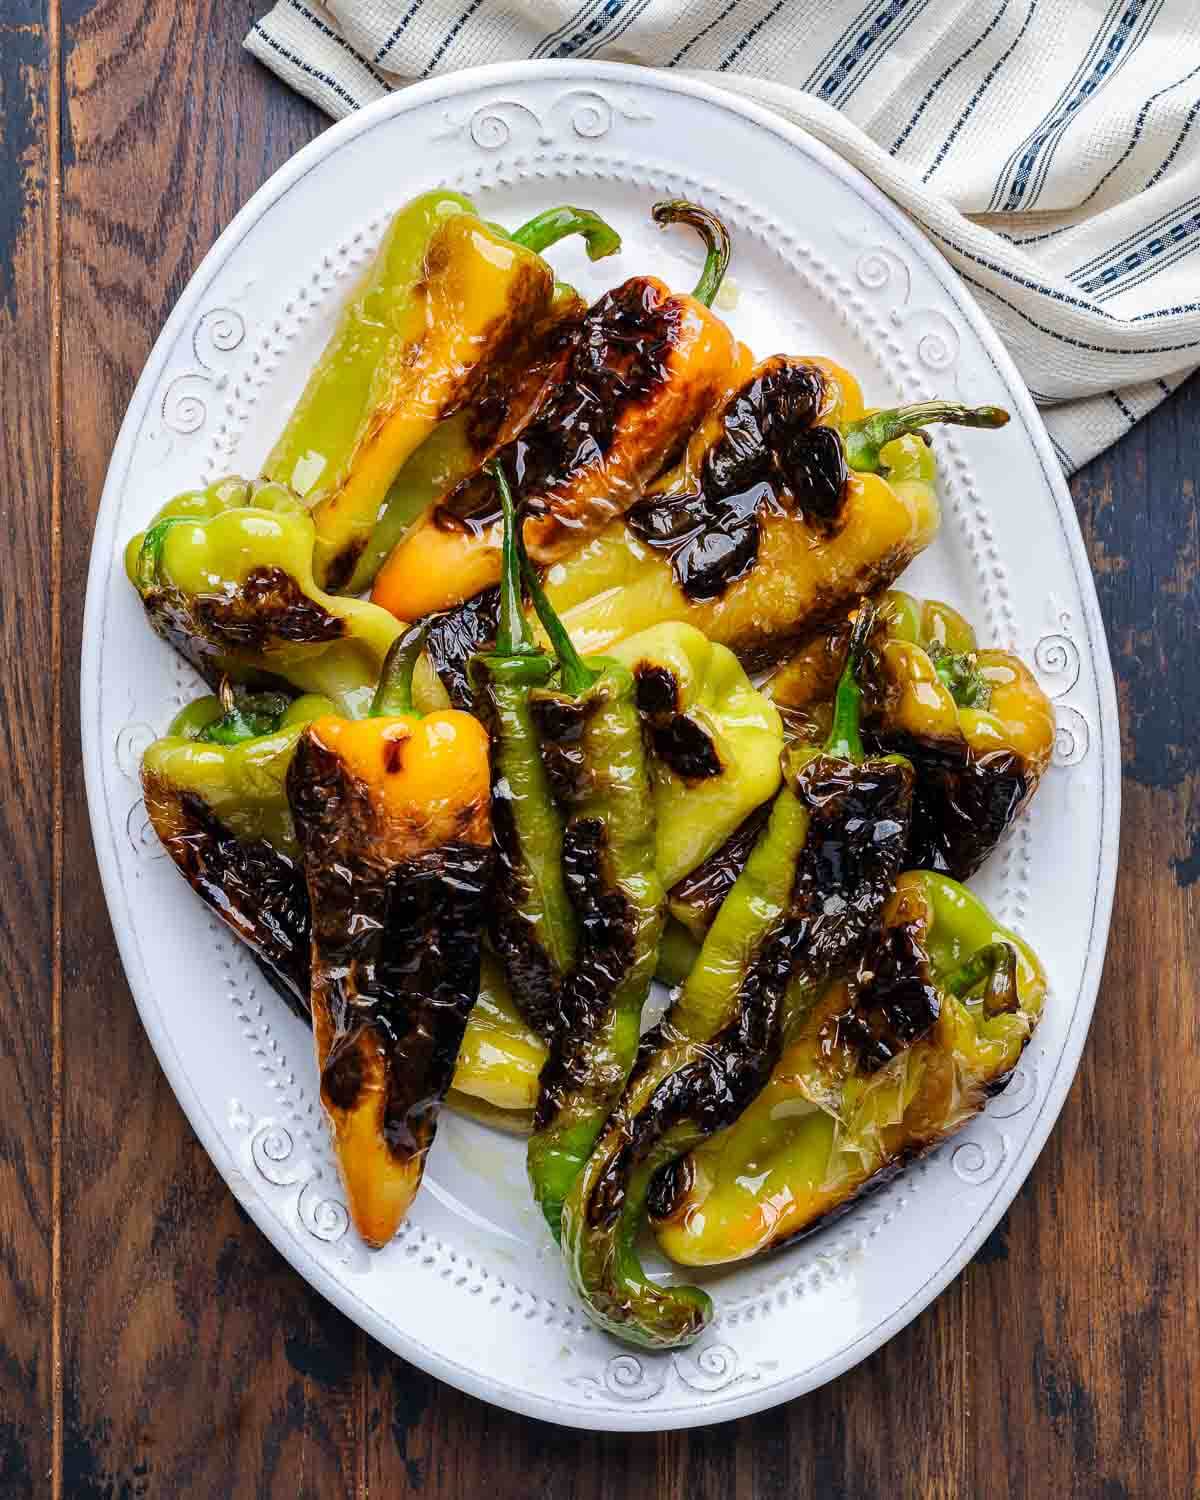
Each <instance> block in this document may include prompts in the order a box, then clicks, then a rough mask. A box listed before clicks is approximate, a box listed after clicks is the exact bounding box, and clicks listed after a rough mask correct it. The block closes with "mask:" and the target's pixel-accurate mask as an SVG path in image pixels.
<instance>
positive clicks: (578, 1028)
mask: <svg viewBox="0 0 1200 1500" xmlns="http://www.w3.org/2000/svg"><path fill="white" fill-rule="evenodd" d="M494 477H495V481H496V485H497V488H498V489H499V492H500V498H501V504H502V507H503V514H504V549H503V566H502V573H501V596H500V602H501V613H500V631H499V639H500V642H501V644H502V645H503V644H506V643H507V644H509V645H510V649H511V642H512V631H513V627H514V624H517V623H518V622H519V626H520V628H521V631H522V635H524V629H525V626H524V620H523V616H522V613H521V602H522V601H521V592H520V584H519V575H518V574H517V571H516V565H517V563H518V561H519V562H520V564H521V567H522V568H523V571H524V573H525V580H526V583H527V585H528V587H529V591H530V594H531V597H532V599H533V604H534V607H535V609H536V611H537V613H538V616H539V618H540V619H541V622H542V625H543V627H544V628H545V630H546V632H547V633H548V635H549V636H550V638H551V641H552V642H553V646H554V654H555V657H556V659H557V674H556V680H555V681H554V683H553V684H547V685H546V686H543V687H537V688H534V689H533V690H532V691H531V692H530V694H529V708H530V711H531V714H532V717H533V722H534V724H535V726H536V729H537V733H538V739H539V741H540V748H541V755H542V761H543V764H544V766H545V769H546V774H547V777H548V779H549V783H550V786H551V788H552V790H553V794H554V800H555V802H556V803H557V805H558V807H559V808H561V810H562V813H563V820H564V821H563V826H562V844H561V872H562V879H563V883H564V886H565V888H566V893H567V896H568V898H569V900H570V903H571V906H572V908H573V910H574V914H575V918H576V923H577V926H576V941H575V951H574V955H573V959H572V962H571V966H570V969H569V971H568V972H565V973H564V975H563V979H562V984H561V987H560V990H559V995H558V1017H557V1020H556V1024H555V1026H554V1027H553V1029H552V1031H551V1034H550V1037H549V1056H548V1057H547V1059H546V1065H545V1067H544V1068H543V1069H542V1074H541V1078H540V1080H539V1089H538V1103H537V1110H536V1113H535V1116H534V1132H533V1135H532V1137H531V1138H530V1142H529V1150H528V1154H527V1165H528V1170H529V1181H530V1186H531V1187H532V1189H533V1195H534V1198H535V1200H536V1202H537V1204H538V1206H539V1207H540V1208H541V1210H542V1213H543V1214H544V1215H545V1218H546V1222H547V1224H548V1225H549V1227H550V1231H551V1233H552V1234H553V1235H554V1237H555V1239H557V1238H558V1234H559V1227H560V1222H561V1218H562V1203H563V1199H564V1198H565V1196H566V1194H567V1192H568V1190H569V1189H570V1187H571V1184H572V1183H573V1182H574V1180H575V1178H576V1176H577V1175H578V1173H579V1169H580V1168H581V1167H582V1166H583V1163H584V1162H585V1161H586V1160H587V1156H588V1153H589V1152H590V1151H591V1148H592V1146H593V1144H594V1143H595V1140H596V1137H597V1135H599V1133H600V1130H601V1127H602V1126H603V1124H604V1121H605V1119H606V1118H607V1116H608V1113H609V1110H610V1109H611V1108H612V1106H613V1104H614V1103H615V1102H616V1100H617V1098H618V1096H619V1095H620V1092H621V1089H622V1088H623V1087H624V1085H625V1080H626V1078H628V1076H629V1070H630V1068H631V1067H632V1066H633V1061H634V1057H635V1056H636V1054H637V1048H638V1036H639V1032H640V1027H641V1017H642V1007H643V1005H644V1004H645V1001H646V997H647V995H648V994H649V991H650V983H651V980H652V979H653V978H654V971H655V967H656V965H657V962H658V945H659V939H660V937H661V935H662V927H663V920H664V917H665V915H666V912H665V899H664V892H663V887H662V883H661V881H660V880H659V878H658V871H657V869H656V867H655V840H654V801H653V794H652V791H651V784H650V776H649V772H648V769H647V765H646V754H645V746H644V743H643V740H642V726H641V721H640V719H639V717H638V711H637V705H636V703H635V699H634V692H635V689H634V680H633V676H632V674H631V673H630V672H629V671H628V669H627V668H625V667H623V666H622V665H621V664H620V662H616V661H611V660H608V659H600V660H590V661H584V660H583V659H581V658H580V656H579V655H578V653H577V652H576V651H575V649H574V647H573V646H572V645H571V641H570V638H569V637H568V636H567V634H566V632H565V631H564V630H563V628H562V625H561V623H560V622H559V620H558V619H557V618H556V617H555V615H554V612H553V611H552V610H551V609H550V606H549V605H548V604H547V603H546V597H545V594H544V593H543V592H542V589H541V586H540V584H539V583H538V579H537V575H536V573H535V572H534V570H533V568H532V566H531V565H530V563H529V559H528V558H527V557H526V556H525V555H524V549H523V547H522V544H521V539H520V529H519V523H518V520H517V512H516V507H515V505H514V502H513V498H512V494H511V491H510V490H509V486H508V479H507V476H506V475H505V473H504V470H503V468H502V467H501V466H500V465H499V464H498V463H497V465H496V467H495V470H494ZM521 645H522V649H532V650H536V649H537V648H536V647H532V646H531V643H528V642H527V641H526V640H524V639H523V640H522V642H521Z"/></svg>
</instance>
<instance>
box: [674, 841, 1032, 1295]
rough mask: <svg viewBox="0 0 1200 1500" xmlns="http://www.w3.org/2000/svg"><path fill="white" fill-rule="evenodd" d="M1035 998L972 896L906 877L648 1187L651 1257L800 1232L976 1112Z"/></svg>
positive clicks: (1020, 958) (699, 1261)
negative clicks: (873, 925) (751, 1091)
mask: <svg viewBox="0 0 1200 1500" xmlns="http://www.w3.org/2000/svg"><path fill="white" fill-rule="evenodd" d="M1045 994H1046V976H1045V973H1044V971H1043V969H1042V966H1041V964H1040V963H1039V962H1038V959H1037V957H1036V956H1035V954H1034V953H1033V951H1032V950H1031V949H1030V948H1029V946H1028V945H1027V944H1026V943H1024V942H1022V940H1021V939H1020V938H1019V937H1017V936H1016V935H1015V934H1014V933H1012V932H1010V931H1008V930H1007V929H1006V928H1004V927H1002V926H1000V924H999V923H998V922H996V920H995V918H994V917H992V916H991V914H990V913H989V912H988V911H987V909H986V907H985V906H984V905H983V903H982V902H981V901H979V900H978V898H977V897H975V896H973V895H972V894H971V892H970V891H968V890H966V889H965V887H963V886H961V885H959V884H958V883H957V882H956V881H954V880H951V879H950V878H949V877H947V876H944V875H937V874H934V873H932V872H930V871H927V870H915V871H909V872H907V873H906V874H904V875H902V876H901V877H900V878H899V880H898V881H897V882H896V889H895V892H894V893H893V895H892V897H891V899H890V900H889V902H888V904H887V907H886V908H885V910H884V914H883V930H882V935H881V937H880V939H879V942H878V947H877V949H876V950H875V951H874V952H870V953H868V955H867V956H866V958H865V959H864V960H863V964H862V967H861V968H860V969H859V971H858V972H857V974H855V975H853V976H851V977H849V978H843V979H839V980H836V981H835V982H833V983H832V984H831V985H830V986H829V987H828V988H827V989H826V991H825V992H824V994H822V995H821V997H820V999H819V1000H818V1001H817V1003H816V1004H815V1005H812V1006H811V1007H809V1008H808V1009H806V1010H803V1011H802V1012H801V1014H800V1015H799V1016H798V1018H797V1021H796V1023H795V1025H794V1026H793V1029H792V1033H791V1035H790V1036H789V1038H788V1043H787V1046H786V1049H785V1051H784V1053H783V1055H782V1056H781V1057H780V1060H779V1062H778V1064H777V1065H776V1067H775V1069H774V1071H773V1072H772V1074H771V1078H770V1081H769V1082H768V1084H767V1086H766V1087H765V1088H764V1089H763V1091H762V1092H761V1093H760V1094H759V1095H758V1097H757V1098H756V1099H755V1100H754V1101H753V1103H751V1104H750V1105H749V1107H748V1108H747V1109H746V1110H745V1112H744V1113H743V1114H742V1115H741V1116H740V1118H738V1119H737V1120H736V1121H735V1122H734V1123H733V1124H732V1125H730V1126H729V1127H728V1128H727V1129H726V1130H724V1131H722V1132H721V1133H720V1134H718V1135H715V1136H713V1137H712V1138H711V1139H710V1140H708V1141H706V1142H704V1144H703V1145H700V1146H699V1147H697V1149H696V1150H694V1151H693V1152H692V1154H691V1155H690V1156H688V1157H687V1158H686V1159H683V1160H680V1161H677V1162H676V1163H675V1165H674V1166H672V1167H671V1168H670V1169H669V1171H668V1172H666V1173H664V1175H663V1176H662V1177H661V1178H659V1179H658V1180H657V1181H656V1182H655V1184H654V1187H653V1191H652V1194H651V1200H652V1209H653V1213H652V1219H653V1223H654V1228H655V1232H656V1234H657V1236H658V1242H659V1245H660V1246H661V1247H662V1249H663V1250H664V1251H665V1252H666V1253H667V1254H668V1255H669V1256H671V1257H672V1259H674V1260H677V1261H680V1262H682V1263H683V1264H685V1265H692V1266H706V1265H716V1264H723V1263H725V1262H727V1261H736V1260H743V1259H745V1258H746V1257H748V1256H752V1255H757V1254H760V1253H761V1252H763V1251H765V1250H769V1249H772V1248H775V1247H777V1246H779V1245H783V1244H786V1243H788V1242H789V1241H790V1240H794V1239H796V1238H797V1237H798V1236H801V1235H805V1234H809V1233H811V1232H812V1231H813V1230H814V1229H816V1228H818V1227H819V1226H820V1225H821V1224H823V1223H825V1222H827V1221H828V1219H829V1218H830V1216H831V1215H834V1214H837V1213H840V1212H842V1211H843V1210H845V1209H846V1208H847V1207H848V1206H849V1205H850V1204H851V1203H852V1202H853V1201H854V1200H855V1199H856V1198H857V1197H858V1196H859V1195H860V1194H861V1193H863V1192H866V1191H868V1190H869V1189H870V1188H871V1187H873V1186H876V1185H878V1184H879V1183H881V1182H883V1181H885V1180H889V1179H890V1177H891V1176H892V1174H893V1172H894V1171H895V1169H896V1168H897V1167H899V1166H901V1165H902V1164H903V1163H905V1162H907V1161H910V1160H912V1159H913V1157H915V1156H918V1155H920V1154H921V1153H922V1152H925V1151H927V1150H929V1149H930V1148H931V1147H933V1146H934V1145H936V1144H937V1143H938V1142H939V1141H942V1140H944V1139H945V1138H946V1137H947V1136H949V1135H952V1134H953V1133H954V1132H955V1131H956V1130H958V1129H960V1128H961V1127H962V1126H963V1125H965V1124H966V1123H967V1122H968V1121H969V1120H970V1119H972V1118H973V1117H974V1116H975V1115H977V1114H978V1113H979V1112H980V1111H981V1110H982V1109H983V1107H984V1104H985V1103H986V1102H987V1100H988V1099H989V1098H990V1097H991V1096H992V1095H993V1094H995V1093H996V1092H997V1091H998V1090H999V1089H1002V1088H1003V1087H1004V1085H1005V1083H1006V1081H1007V1080H1008V1078H1009V1076H1010V1075H1011V1073H1012V1070H1013V1068H1014V1067H1015V1066H1016V1063H1017V1060H1018V1059H1019V1057H1020V1055H1021V1052H1022V1049H1023V1048H1024V1046H1025V1044H1026V1043H1027V1042H1028V1040H1029V1038H1030V1036H1031V1035H1032V1033H1033V1030H1034V1027H1035V1026H1036V1025H1037V1022H1038V1019H1039V1017H1040V1015H1041V1012H1042V1006H1043V1003H1044V1000H1045Z"/></svg>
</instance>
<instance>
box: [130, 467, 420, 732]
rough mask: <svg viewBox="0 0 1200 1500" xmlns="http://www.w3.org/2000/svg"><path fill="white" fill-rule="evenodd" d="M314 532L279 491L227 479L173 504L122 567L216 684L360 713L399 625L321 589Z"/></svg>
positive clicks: (134, 544) (158, 625)
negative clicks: (270, 689)
mask: <svg viewBox="0 0 1200 1500" xmlns="http://www.w3.org/2000/svg"><path fill="white" fill-rule="evenodd" d="M313 535H314V533H313V523H312V518H311V517H310V516H309V515H308V513H307V512H306V510H305V509H304V506H303V505H302V504H301V503H300V501H299V500H297V499H296V497H295V496H294V495H293V494H291V493H290V492H289V491H288V490H287V489H285V488H284V486H282V485H279V484H273V483H270V482H264V481H259V480H254V481H251V482H247V481H246V480H244V479H237V478H234V477H229V478H225V479H219V480H216V481H215V482H214V483H213V484H210V485H209V486H208V487H207V488H206V489H203V490H189V491H187V492H185V493H184V494H182V495H177V496H175V498H174V499H173V500H169V501H168V502H167V504H166V505H164V506H163V507H162V509H161V510H160V511H159V512H158V514H157V515H156V516H155V518H154V520H153V521H152V522H151V523H150V525H149V526H148V527H147V529H146V530H145V531H144V532H139V533H138V534H137V535H136V536H135V537H133V538H132V540H131V541H130V543H129V545H128V547H127V548H126V549H125V569H126V572H127V573H128V574H129V578H130V581H131V582H132V583H133V585H134V587H135V588H136V589H137V591H138V593H139V595H140V596H141V599H142V604H143V606H144V607H145V610H146V613H147V615H148V616H149V619H150V622H151V624H152V625H153V626H154V628H155V629H156V630H157V631H158V633H159V634H160V635H162V636H163V637H164V638H165V639H166V640H168V641H169V642H170V643H171V644H172V645H173V646H175V647H176V648H177V649H178V650H179V651H180V652H181V653H182V655H183V656H185V657H186V658H187V660H188V661H190V662H191V663H192V664H193V665H194V666H195V667H196V668H197V669H198V671H199V672H200V673H201V675H202V676H203V677H204V679H205V680H206V681H207V682H208V683H209V685H210V686H211V687H214V688H215V687H216V686H217V685H218V684H219V683H220V682H221V680H222V679H223V678H225V677H228V678H230V679H232V680H233V681H235V682H240V683H247V684H252V685H264V684H271V683H277V682H281V681H282V682H285V683H288V684H290V685H291V686H292V687H294V688H297V689H299V690H300V691H301V692H309V693H321V694H324V695H325V696H326V697H329V698H332V699H333V700H334V702H335V704H336V705H337V707H338V708H339V710H340V711H342V712H344V713H348V714H356V713H362V712H365V710H366V707H367V705H368V704H369V703H370V700H371V694H372V692H373V690H374V684H375V681H376V679H377V678H378V676H379V672H380V668H381V666H382V664H383V660H384V658H385V656H386V655H387V652H388V649H389V647H390V646H391V644H392V642H393V641H394V640H395V639H396V637H397V636H398V635H399V634H400V628H401V627H400V622H399V621H398V620H396V619H395V617H394V616H392V615H390V614H388V612H387V611H386V610H382V609H379V608H378V607H377V606H376V605H373V604H370V603H368V602H366V601H365V600H360V599H342V598H338V597H337V596H335V595H333V594H327V593H325V592H323V591H322V590H321V589H320V588H318V587H317V584H316V582H315V580H314V578H313V572H312V557H313Z"/></svg>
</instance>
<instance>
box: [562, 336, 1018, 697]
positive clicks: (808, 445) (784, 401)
mask: <svg viewBox="0 0 1200 1500" xmlns="http://www.w3.org/2000/svg"><path fill="white" fill-rule="evenodd" d="M834 369H835V367H832V366H828V365H826V366H821V365H819V364H817V363H816V362H814V361H812V360H806V359H799V358H790V357H787V356H784V355H775V356H773V357H772V358H770V359H767V360H764V361H763V362H762V363H761V364H759V365H758V366H756V368H755V369H754V370H753V371H752V373H751V375H750V377H749V378H748V379H747V381H746V382H745V384H744V385H743V386H742V387H741V388H740V389H739V390H738V391H736V392H735V393H734V394H733V395H732V396H731V398H730V399H729V400H728V401H727V403H726V405H725V407H724V408H723V410H722V412H721V413H720V417H719V420H718V421H716V422H715V423H713V424H711V426H710V427H709V428H708V429H706V432H707V434H708V435H709V436H710V437H711V441H708V442H707V444H706V446H703V448H702V451H696V450H695V449H692V450H690V451H689V454H688V456H687V457H686V458H685V460H684V463H683V464H682V465H681V466H680V468H679V469H678V470H677V471H675V472H674V473H673V474H672V475H670V476H669V477H668V478H667V479H665V480H664V481H663V483H662V484H661V485H660V486H658V487H657V488H656V489H655V491H654V492H653V493H651V494H649V495H647V496H646V498H645V499H644V500H642V501H641V502H640V503H639V504H638V505H636V506H634V507H633V508H632V509H631V510H630V511H629V512H628V514H627V515H626V516H625V517H624V518H623V519H622V520H621V521H619V522H613V523H612V524H610V525H609V526H608V527H607V528H606V529H605V530H604V531H603V532H602V533H601V534H600V535H599V536H597V537H595V538H593V539H592V540H591V541H590V542H588V543H587V544H586V545H585V546H584V547H582V548H580V549H579V550H578V551H577V552H576V553H575V554H574V555H573V556H572V557H570V558H568V559H567V560H566V561H565V562H564V563H563V564H562V565H561V567H559V568H556V569H554V570H552V572H551V574H550V576H549V578H548V581H547V592H548V593H549V595H550V600H551V603H552V604H553V605H554V606H555V608H556V609H557V610H558V611H559V613H560V614H562V616H563V619H564V622H565V623H566V625H567V628H568V629H569V630H570V632H571V635H572V638H573V639H574V640H575V641H576V642H577V643H578V645H579V647H580V649H581V650H584V651H600V650H608V649H609V648H610V647H611V646H612V644H613V643H614V642H615V641H618V640H621V639H623V638H624V637H626V636H628V635H631V634H633V633H635V632H637V631H640V630H645V629H647V628H648V627H649V626H651V625H654V624H657V623H659V622H660V621H662V620H672V619H673V620H685V621H687V622H688V623H689V624H692V625H695V626H697V627H698V628H699V629H700V630H701V631H703V633H704V634H705V635H706V636H708V637H709V639H710V640H714V641H718V642H720V643H721V644H723V645H726V646H728V647H730V649H732V650H733V651H735V652H736V653H737V654H738V656H739V657H740V658H741V659H742V661H743V663H744V664H745V665H747V666H748V667H749V668H751V669H754V668H758V667H761V666H765V665H767V664H768V663H770V662H772V661H777V660H779V658H780V657H781V656H782V655H784V654H786V651H787V648H788V647H789V646H790V645H792V644H793V643H794V642H795V641H797V640H799V639H803V638H804V637H805V636H806V635H808V634H809V633H811V631H812V630H813V629H814V627H816V626H817V625H819V624H821V623H823V622H824V621H825V620H827V619H829V618H831V617H836V616H838V615H839V614H841V613H842V612H843V611H844V610H845V609H846V608H847V606H848V605H850V604H852V602H853V601H854V600H855V599H856V598H858V597H859V595H861V594H863V593H870V592H872V591H874V590H875V589H879V588H883V587H886V585H887V584H889V583H890V582H891V581H892V580H893V579H894V578H895V577H896V576H897V574H898V573H900V571H901V570H902V569H903V568H904V567H906V566H907V564H908V563H909V562H911V561H912V559H913V558H914V557H915V556H916V555H917V553H918V552H920V551H921V550H922V549H923V548H924V547H926V546H927V545H928V544H929V542H930V541H931V540H932V539H933V536H934V534H935V533H936V531H937V528H938V523H939V510H938V503H937V495H936V490H935V483H934V481H935V464H934V459H933V455H932V453H931V452H930V451H929V449H928V447H927V445H926V443H925V441H923V440H922V438H921V437H920V436H915V435H914V434H915V433H918V432H920V431H922V428H923V424H925V423H929V422H938V421H940V422H957V423H960V424H963V425H967V426H972V427H998V426H1001V425H1002V424H1003V423H1004V422H1005V421H1007V419H1008V418H1007V414H1006V413H1005V412H1003V411H1000V410H999V409H998V408H996V407H991V406H984V407H976V408H969V407H965V406H956V405H952V404H949V403H945V402H922V403H920V404H918V405H915V406H910V407H901V408H899V409H897V410H895V411H889V412H876V413H874V414H872V415H870V416H866V417H860V418H858V419H857V420H850V421H845V419H844V415H843V414H844V413H845V411H846V410H847V409H853V405H854V404H856V403H854V402H851V401H850V400H848V399H847V393H848V391H850V390H851V389H852V390H853V391H856V390H857V387H853V388H851V387H850V386H849V377H846V376H845V375H844V372H843V373H842V374H835V373H833V371H834ZM881 471H882V472H881Z"/></svg>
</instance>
